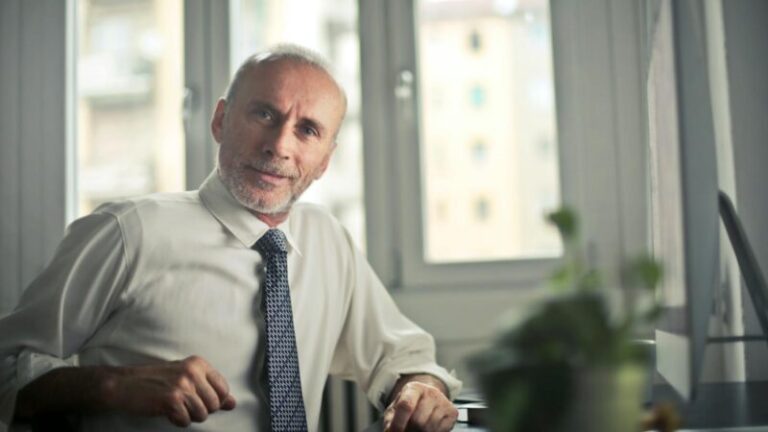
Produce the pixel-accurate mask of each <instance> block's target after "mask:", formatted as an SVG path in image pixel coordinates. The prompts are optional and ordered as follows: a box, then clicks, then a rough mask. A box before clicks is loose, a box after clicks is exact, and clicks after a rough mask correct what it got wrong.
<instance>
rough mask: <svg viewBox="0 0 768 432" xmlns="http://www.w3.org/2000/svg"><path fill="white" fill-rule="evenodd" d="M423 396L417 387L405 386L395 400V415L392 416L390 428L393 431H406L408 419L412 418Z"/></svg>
mask: <svg viewBox="0 0 768 432" xmlns="http://www.w3.org/2000/svg"><path fill="white" fill-rule="evenodd" d="M420 398H421V392H420V391H418V390H417V389H416V388H414V387H412V386H409V385H406V386H405V387H403V390H402V392H400V395H399V396H398V397H397V399H396V400H395V402H394V403H393V404H394V407H393V408H394V415H393V416H392V422H391V423H390V427H389V429H390V430H391V431H392V432H404V431H405V427H406V425H408V421H410V419H411V415H412V414H413V412H414V411H415V410H416V407H417V406H418V404H419V399H420Z"/></svg>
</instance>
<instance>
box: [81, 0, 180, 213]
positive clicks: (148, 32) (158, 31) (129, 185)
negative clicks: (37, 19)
mask: <svg viewBox="0 0 768 432" xmlns="http://www.w3.org/2000/svg"><path fill="white" fill-rule="evenodd" d="M77 10H78V16H77V35H78V37H77V41H78V50H77V53H78V58H77V89H78V92H77V102H76V103H77V111H76V121H77V151H76V153H77V168H76V178H77V185H78V190H77V194H78V198H77V202H78V205H77V207H78V214H79V215H82V214H87V213H90V212H91V211H92V210H93V209H94V208H95V207H96V206H98V205H99V204H101V203H103V202H106V201H112V200H117V199H121V198H126V197H130V196H135V195H142V194H147V193H151V192H165V191H180V190H183V189H184V182H185V176H184V174H185V168H184V134H183V127H182V123H181V118H182V113H181V110H182V103H181V102H182V96H183V87H182V83H183V34H182V17H183V10H182V1H181V0H126V1H122V2H114V1H105V0H81V1H80V2H79V3H78V8H77Z"/></svg>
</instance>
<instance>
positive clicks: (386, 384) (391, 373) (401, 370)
mask: <svg viewBox="0 0 768 432" xmlns="http://www.w3.org/2000/svg"><path fill="white" fill-rule="evenodd" d="M393 366H394V365H393ZM412 374H428V375H432V376H434V377H435V378H437V379H439V380H441V381H442V382H443V383H444V384H445V387H446V388H447V389H448V399H450V400H453V399H455V398H456V396H458V394H459V391H461V386H462V383H461V381H459V379H458V378H456V372H455V371H451V372H448V371H447V370H446V369H444V368H442V367H440V366H438V365H437V364H435V363H420V364H410V365H398V366H397V368H394V367H389V368H384V369H383V370H382V371H380V372H379V373H378V374H377V376H376V378H374V380H373V382H372V383H371V386H370V387H369V388H368V394H367V396H368V400H369V401H371V403H372V404H373V405H374V406H376V408H377V409H378V410H380V411H384V410H385V409H386V408H387V407H386V404H387V402H388V401H387V398H388V397H389V395H390V394H391V393H392V389H393V388H394V387H395V384H396V383H397V380H399V379H400V376H401V375H412Z"/></svg>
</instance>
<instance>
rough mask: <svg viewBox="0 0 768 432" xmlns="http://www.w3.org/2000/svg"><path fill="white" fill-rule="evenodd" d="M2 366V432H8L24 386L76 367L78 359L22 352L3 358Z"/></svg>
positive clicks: (0, 411) (0, 383)
mask: <svg viewBox="0 0 768 432" xmlns="http://www.w3.org/2000/svg"><path fill="white" fill-rule="evenodd" d="M1 361H2V365H1V366H0V432H5V431H8V430H9V429H10V427H11V422H12V421H13V417H14V413H15V411H16V396H17V394H18V392H19V390H21V389H22V388H24V386H26V385H27V384H29V383H30V382H32V381H34V380H35V379H37V378H38V377H39V376H41V375H43V374H45V373H47V372H49V371H51V370H54V369H57V368H60V367H66V366H75V365H76V363H77V360H76V358H72V359H68V360H63V359H60V358H58V357H54V356H50V355H47V354H40V353H35V352H31V351H26V350H25V351H22V352H21V353H20V354H19V355H18V356H16V355H9V356H6V357H5V358H3V359H2V360H1Z"/></svg>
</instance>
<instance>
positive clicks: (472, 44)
mask: <svg viewBox="0 0 768 432" xmlns="http://www.w3.org/2000/svg"><path fill="white" fill-rule="evenodd" d="M469 48H470V49H471V50H472V51H474V52H478V51H480V50H481V49H482V48H483V40H482V38H481V37H480V33H479V32H478V31H477V29H474V30H472V32H471V33H470V34H469Z"/></svg>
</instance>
